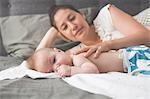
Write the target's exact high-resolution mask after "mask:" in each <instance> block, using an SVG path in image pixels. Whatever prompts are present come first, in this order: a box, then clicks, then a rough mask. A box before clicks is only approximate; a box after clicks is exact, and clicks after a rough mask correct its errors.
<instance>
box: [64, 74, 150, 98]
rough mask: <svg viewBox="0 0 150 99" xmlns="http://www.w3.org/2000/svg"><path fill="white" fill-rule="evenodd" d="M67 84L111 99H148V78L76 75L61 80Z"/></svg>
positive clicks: (149, 87)
mask: <svg viewBox="0 0 150 99" xmlns="http://www.w3.org/2000/svg"><path fill="white" fill-rule="evenodd" d="M63 80H64V81H65V82H67V83H68V84H70V85H72V86H74V87H76V88H79V89H82V90H85V91H88V92H90V93H95V94H103V95H106V96H109V97H112V98H113V99H150V77H149V76H144V75H143V76H132V75H129V74H126V73H119V72H111V73H105V74H77V75H74V76H72V77H68V78H67V77H66V78H64V79H63Z"/></svg>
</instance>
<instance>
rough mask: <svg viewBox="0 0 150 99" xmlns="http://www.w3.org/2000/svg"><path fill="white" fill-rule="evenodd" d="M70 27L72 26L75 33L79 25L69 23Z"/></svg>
mask: <svg viewBox="0 0 150 99" xmlns="http://www.w3.org/2000/svg"><path fill="white" fill-rule="evenodd" d="M69 26H70V28H71V30H72V31H75V30H76V29H77V25H76V24H74V23H71V22H70V23H69Z"/></svg>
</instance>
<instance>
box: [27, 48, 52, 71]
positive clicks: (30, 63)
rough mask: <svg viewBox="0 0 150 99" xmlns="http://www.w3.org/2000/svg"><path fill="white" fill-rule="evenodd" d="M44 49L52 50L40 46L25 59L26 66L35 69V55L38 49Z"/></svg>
mask: <svg viewBox="0 0 150 99" xmlns="http://www.w3.org/2000/svg"><path fill="white" fill-rule="evenodd" d="M44 49H50V50H51V51H54V50H53V48H41V49H38V50H36V51H35V52H34V53H33V54H32V55H31V56H30V57H29V58H28V59H27V64H28V65H27V66H28V68H29V69H32V70H35V65H36V59H35V58H36V55H37V54H38V52H39V51H42V50H44Z"/></svg>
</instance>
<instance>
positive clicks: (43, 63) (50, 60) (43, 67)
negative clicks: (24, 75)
mask: <svg viewBox="0 0 150 99" xmlns="http://www.w3.org/2000/svg"><path fill="white" fill-rule="evenodd" d="M37 54H38V55H37V60H36V61H37V65H36V70H37V71H40V72H46V73H49V72H52V71H57V68H58V67H59V66H60V65H62V64H66V65H72V59H71V57H70V56H69V55H67V54H66V53H65V52H63V51H61V50H58V49H49V48H45V49H43V50H41V51H39V53H37Z"/></svg>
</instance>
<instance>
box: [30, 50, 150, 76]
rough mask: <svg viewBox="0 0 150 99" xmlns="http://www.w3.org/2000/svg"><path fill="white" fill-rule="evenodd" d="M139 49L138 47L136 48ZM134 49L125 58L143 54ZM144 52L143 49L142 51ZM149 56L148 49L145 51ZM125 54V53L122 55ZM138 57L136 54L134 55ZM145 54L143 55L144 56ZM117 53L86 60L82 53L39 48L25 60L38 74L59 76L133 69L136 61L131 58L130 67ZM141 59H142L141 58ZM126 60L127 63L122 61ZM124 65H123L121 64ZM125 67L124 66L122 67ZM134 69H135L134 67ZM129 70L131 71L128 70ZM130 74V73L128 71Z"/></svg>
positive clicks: (107, 53)
mask: <svg viewBox="0 0 150 99" xmlns="http://www.w3.org/2000/svg"><path fill="white" fill-rule="evenodd" d="M137 48H140V47H137ZM137 48H136V47H133V48H132V47H129V48H127V50H126V51H128V53H126V55H127V56H134V55H131V54H135V53H138V54H139V53H140V54H139V56H141V55H142V54H141V52H142V53H143V50H141V49H139V50H137ZM144 50H145V49H144ZM146 52H148V54H149V55H150V49H149V48H148V50H146ZM124 54H125V53H124ZM135 55H136V56H138V55H137V54H135ZM144 55H145V54H143V56H144ZM118 56H119V52H118V51H110V52H106V53H102V54H101V55H100V56H99V57H98V58H94V56H92V55H91V56H90V57H88V58H86V57H84V53H81V54H79V55H72V54H69V53H65V52H63V51H61V50H59V49H56V48H41V49H39V50H37V51H35V53H34V54H33V55H32V56H31V57H30V58H29V59H28V60H27V62H28V63H29V68H30V69H33V70H36V71H39V72H45V73H50V72H56V73H57V74H58V75H60V76H72V75H74V74H79V73H105V72H113V71H114V72H125V69H127V68H129V67H134V66H135V64H136V59H138V58H136V59H134V60H133V63H132V58H131V62H130V64H131V65H130V66H128V65H127V63H128V62H129V61H130V60H128V59H124V58H126V57H123V58H119V57H118ZM141 58H142V57H141ZM124 60H127V61H124ZM146 62H147V63H149V64H147V66H149V65H150V58H149V60H146ZM123 63H125V64H123ZM124 65H126V66H124ZM134 68H135V67H134ZM130 70H131V69H130ZM130 72H132V71H130Z"/></svg>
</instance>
